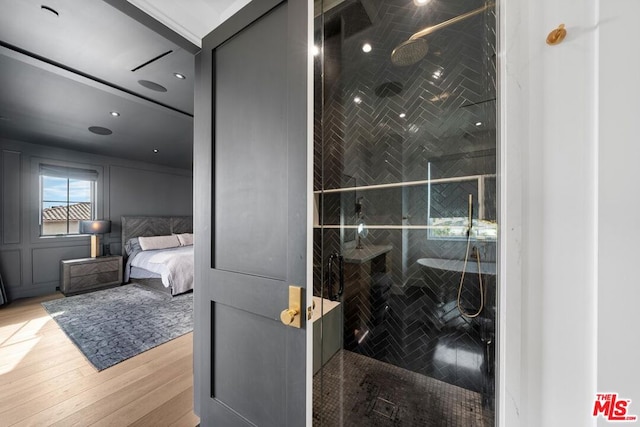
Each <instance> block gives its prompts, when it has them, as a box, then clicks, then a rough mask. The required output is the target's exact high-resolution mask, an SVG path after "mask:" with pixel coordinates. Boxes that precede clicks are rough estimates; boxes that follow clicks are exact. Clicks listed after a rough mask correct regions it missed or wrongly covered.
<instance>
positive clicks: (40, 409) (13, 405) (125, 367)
mask: <svg viewBox="0 0 640 427" xmlns="http://www.w3.org/2000/svg"><path fill="white" fill-rule="evenodd" d="M60 297H62V295H61V294H55V295H50V296H46V297H39V298H29V299H24V300H19V301H16V302H14V303H12V304H10V305H9V306H7V307H5V308H0V426H49V425H53V426H65V427H66V426H89V425H99V426H129V425H132V426H154V427H155V426H187V427H193V426H196V425H198V423H199V420H198V417H196V416H195V414H194V413H193V346H192V344H193V333H189V334H186V335H184V336H182V337H180V338H177V339H174V340H172V341H169V342H168V343H166V344H163V345H161V346H159V347H156V348H154V349H152V350H149V351H147V352H144V353H142V354H140V355H138V356H136V357H133V358H131V359H128V360H125V361H124V362H122V363H119V364H117V365H115V366H112V367H110V368H107V369H105V370H103V371H102V372H97V371H96V370H95V368H94V367H93V366H92V365H91V364H90V363H89V362H88V361H87V360H86V359H85V358H84V356H83V355H82V353H80V350H78V349H77V348H76V346H75V345H74V344H73V343H72V342H71V340H69V338H68V337H67V336H66V335H65V333H64V332H62V330H61V329H60V328H59V327H58V324H57V323H56V322H55V321H54V320H53V319H51V317H49V315H48V314H47V312H46V311H45V310H44V308H42V306H41V305H40V303H41V302H42V301H46V300H50V299H54V298H60Z"/></svg>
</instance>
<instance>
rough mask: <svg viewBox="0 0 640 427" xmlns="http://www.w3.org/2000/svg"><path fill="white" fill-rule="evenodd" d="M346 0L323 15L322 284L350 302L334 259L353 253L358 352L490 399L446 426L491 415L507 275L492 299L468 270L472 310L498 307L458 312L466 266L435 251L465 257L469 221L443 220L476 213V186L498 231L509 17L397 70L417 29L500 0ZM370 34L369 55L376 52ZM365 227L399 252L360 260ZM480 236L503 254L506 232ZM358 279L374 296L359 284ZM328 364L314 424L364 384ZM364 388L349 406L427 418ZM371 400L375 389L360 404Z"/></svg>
mask: <svg viewBox="0 0 640 427" xmlns="http://www.w3.org/2000/svg"><path fill="white" fill-rule="evenodd" d="M339 3H340V4H339V6H336V7H334V8H333V9H331V10H329V11H327V12H325V13H324V15H322V16H318V17H317V18H316V41H317V43H318V45H321V46H322V49H321V52H322V55H320V56H318V57H317V58H316V61H315V127H314V136H315V150H314V163H315V166H314V172H315V174H314V176H315V180H314V190H315V192H316V209H317V212H318V224H317V226H316V228H315V230H314V293H315V295H323V296H324V297H325V298H334V299H335V298H336V297H335V293H336V292H335V287H336V286H337V281H338V277H337V273H336V271H335V267H334V271H333V273H332V275H329V273H328V272H327V264H328V261H329V257H330V255H331V254H342V255H343V256H345V258H346V260H345V277H344V282H345V293H344V295H343V296H342V308H343V331H342V334H343V335H342V343H343V350H344V351H346V352H349V353H348V354H350V353H355V354H358V355H360V356H363V357H367V358H370V359H371V360H373V361H378V362H381V363H383V364H385V365H384V366H387V365H393V367H394V368H399V369H403V370H407V371H409V372H411V373H413V374H416V375H419V376H424V377H426V378H428V379H429V380H431V379H433V380H435V381H440V382H442V383H443V384H445V385H446V386H450V387H460V388H461V389H464V390H466V391H468V392H470V393H472V396H477V398H478V399H479V401H480V402H481V405H480V407H481V408H480V409H478V408H476V410H478V411H480V412H482V414H480V415H479V418H478V420H477V424H465V422H468V419H467V418H460V417H458V418H456V415H455V414H454V412H455V411H452V413H451V414H447V415H446V416H441V417H439V418H438V417H436V418H437V419H439V420H440V422H443V423H445V424H442V425H491V424H492V417H493V396H494V386H493V384H494V380H495V373H494V354H493V353H494V332H495V318H496V316H495V311H496V304H495V282H496V281H495V272H494V273H493V274H483V275H482V280H483V285H484V287H485V289H486V291H485V292H484V295H482V296H481V295H480V292H479V287H478V275H477V273H476V274H471V273H468V272H467V273H466V274H465V277H464V280H463V291H462V292H461V295H460V301H461V306H462V307H463V309H465V311H468V312H475V311H476V308H478V307H479V306H480V303H481V302H482V303H483V304H484V308H483V310H482V313H481V314H480V315H478V316H477V317H474V318H467V317H465V316H462V315H461V314H460V312H459V310H458V308H457V299H458V298H457V289H458V287H459V284H460V279H461V273H460V272H459V271H455V269H453V270H446V269H439V268H431V267H427V266H424V265H421V264H420V262H419V260H422V259H444V260H455V261H463V260H464V259H465V252H466V248H467V240H466V238H465V237H464V232H463V235H455V230H454V231H451V232H450V231H448V230H445V231H442V230H438V231H434V229H433V228H432V227H430V226H432V225H433V224H434V221H436V220H438V219H441V218H458V219H459V218H466V217H467V216H468V202H469V195H472V199H473V200H472V203H473V212H474V215H473V218H474V221H478V223H479V222H480V221H479V220H482V221H484V222H485V223H487V224H489V226H490V227H493V229H494V230H495V228H496V226H495V224H496V219H497V218H496V175H495V174H496V132H495V14H494V12H493V9H492V8H491V7H488V8H487V10H486V11H484V12H483V13H481V14H478V15H477V16H475V17H473V18H470V19H467V20H464V21H462V22H459V23H457V24H455V25H452V26H451V27H448V28H445V29H442V30H440V31H438V32H436V33H433V34H431V35H429V36H428V37H427V39H428V44H429V51H428V53H427V55H426V56H425V57H424V58H423V59H421V60H420V61H419V62H418V63H416V64H415V65H410V66H395V65H393V64H392V63H391V61H390V54H391V52H392V51H393V49H394V48H395V47H396V46H398V45H399V44H400V43H402V42H403V41H404V40H407V39H408V38H409V37H411V35H412V34H414V33H415V32H416V31H418V30H420V29H422V28H424V27H427V26H429V25H433V24H436V23H439V22H444V21H446V20H447V19H450V18H452V17H455V16H458V15H460V14H461V13H464V12H467V11H469V10H473V9H477V8H480V7H482V6H485V5H486V4H485V3H483V2H479V1H461V2H456V3H437V2H431V3H430V4H429V5H427V6H425V7H417V6H416V4H415V3H414V2H413V1H412V0H403V1H401V0H391V1H384V2H381V1H365V0H361V1H345V2H339ZM365 42H366V43H369V44H370V45H371V46H372V50H371V52H369V53H364V52H363V51H362V45H363V43H365ZM359 223H363V224H364V227H365V228H366V230H367V235H366V237H363V238H361V243H362V245H363V246H364V247H365V248H367V247H374V248H378V249H380V250H384V251H385V252H384V255H382V256H378V257H376V258H374V259H372V260H369V261H367V262H364V263H362V264H358V263H359V262H360V261H358V260H356V261H354V260H351V263H350V262H349V254H350V253H353V248H354V246H355V244H356V233H357V227H358V224H359ZM474 223H475V222H474ZM453 228H455V226H454V227H453ZM458 228H460V227H459V226H458ZM458 231H459V230H458ZM447 233H450V234H447ZM470 246H473V247H474V248H475V249H474V253H475V254H478V255H479V257H480V261H481V263H493V265H495V259H496V240H495V235H493V236H483V237H478V238H474V239H472V241H471V244H470ZM468 262H469V263H477V258H474V259H472V260H468ZM356 264H357V265H356ZM455 265H459V264H455ZM482 268H484V267H482ZM482 268H481V270H482ZM365 270H366V272H365ZM363 277H364V278H363ZM363 281H364V282H366V283H365V285H363V284H362V283H363ZM350 286H351V288H352V289H353V288H358V289H361V291H357V292H356V291H351V292H349V291H348V290H346V289H348V288H349V287H350ZM339 354H342V353H339ZM334 358H335V356H334ZM345 360H347V358H344V357H342V358H341V363H346V362H344V361H345ZM348 360H350V361H354V360H355V361H362V360H363V359H359V358H357V357H356V358H353V357H350V356H349V357H348ZM323 362H325V363H327V366H328V367H327V373H326V376H325V377H323V376H322V372H323V371H320V372H319V374H317V375H316V377H315V378H314V390H315V391H317V395H316V396H314V422H315V423H316V424H317V425H335V424H332V422H331V421H330V420H331V418H330V417H328V415H327V414H328V413H329V412H331V411H329V410H328V409H327V407H326V405H325V403H327V402H329V401H331V396H330V395H331V392H330V390H332V387H335V386H336V381H337V382H338V384H339V387H338V388H339V389H340V390H342V392H343V393H344V392H345V390H346V389H347V388H349V387H351V386H352V385H351V384H347V382H348V379H347V378H346V376H342V377H335V376H334V375H333V374H331V373H330V372H333V370H332V369H333V368H332V367H331V365H330V364H331V363H333V362H334V360H333V359H332V360H331V361H323ZM350 363H351V362H350ZM354 363H355V362H354ZM367 366H368V363H367ZM381 366H383V365H381ZM371 369H373V368H371ZM385 369H386V368H385ZM391 371H393V369H391ZM401 376H402V375H401ZM367 378H368V377H367ZM407 378H409V377H407ZM420 378H422V377H420ZM363 381H364V382H363V384H365V383H366V381H365V380H363ZM371 381H373V380H371ZM376 381H377V380H376ZM388 381H389V380H388V379H385V380H384V382H385V384H387V383H388ZM416 381H417V380H416ZM361 382H362V381H361ZM373 382H375V381H373ZM418 382H420V381H418ZM387 385H388V384H387ZM399 387H400V386H399ZM402 387H404V386H402ZM402 387H400V388H402ZM443 387H445V386H443ZM316 389H317V390H316ZM320 390H324V394H322V392H321V391H320ZM354 393H355V394H354V396H356V397H354V399H356V400H354V401H353V402H347V401H343V402H341V405H342V406H341V408H340V411H343V412H345V411H356V412H357V408H361V407H363V406H362V405H364V407H367V408H369V412H367V411H365V413H366V414H368V415H365V416H364V418H362V424H361V425H393V424H394V423H400V424H401V425H419V424H412V423H404V424H403V422H404V421H403V420H406V419H409V418H406V417H411V414H410V412H411V411H409V410H408V409H407V405H409V404H408V403H406V402H405V403H406V404H405V403H402V402H396V403H394V405H393V406H394V407H397V408H396V409H397V410H396V412H393V410H390V412H388V413H386V415H384V414H383V413H384V411H377V410H376V404H379V403H380V401H379V400H376V399H377V398H376V399H373V398H371V396H370V395H369V394H367V393H368V392H367V391H366V390H364V389H362V390H359V391H358V390H356V391H354ZM473 393H476V394H475V395H474V394H473ZM321 394H322V395H321ZM365 395H366V396H368V398H367V399H369V400H367V399H365V398H364V397H363V396H365ZM452 395H455V393H453V394H452ZM358 396H360V398H363V399H364V400H362V401H361V402H359V403H358V402H356V401H357V400H358V399H359V397H358ZM470 396H471V395H470ZM387 398H388V399H387ZM387 398H385V399H387V400H389V399H390V397H389V396H387ZM323 402H324V403H323ZM363 402H368V403H363ZM376 402H378V403H376ZM327 404H328V403H327ZM428 404H429V403H428V399H427V398H426V396H425V405H428ZM323 405H324V406H323ZM367 405H369V406H367ZM403 405H404V407H405V409H404V410H401V409H400V408H402V407H403ZM453 406H456V405H453ZM453 406H452V407H453ZM390 407H391V406H390ZM333 409H334V410H335V408H333ZM358 410H359V409H358ZM434 410H435V409H434ZM438 410H439V411H440V410H441V408H440V409H438ZM328 411H329V412H328ZM403 411H404V412H403ZM381 414H383V415H381ZM393 414H395V415H393ZM420 416H421V417H422V416H425V417H428V414H427V415H425V414H422V415H420ZM385 417H386V418H385ZM394 417H395V418H394ZM402 417H405V418H402ZM418 418H419V417H418ZM418 418H412V419H418ZM323 420H324V422H323ZM464 420H466V421H464ZM447 423H448V424H447ZM345 425H346V424H345ZM430 425H431V424H430ZM433 425H439V424H433Z"/></svg>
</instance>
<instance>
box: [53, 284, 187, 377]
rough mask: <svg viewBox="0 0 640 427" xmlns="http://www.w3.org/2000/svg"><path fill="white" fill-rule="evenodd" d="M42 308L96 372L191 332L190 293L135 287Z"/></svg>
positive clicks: (65, 300)
mask: <svg viewBox="0 0 640 427" xmlns="http://www.w3.org/2000/svg"><path fill="white" fill-rule="evenodd" d="M42 305H43V306H44V308H45V310H47V312H48V313H49V314H50V315H51V317H52V318H53V319H54V320H55V321H56V322H57V323H58V325H60V328H61V329H62V330H63V331H64V332H65V333H66V334H67V335H68V336H69V338H71V341H73V343H74V344H75V345H76V346H77V347H78V348H79V349H80V351H82V353H83V354H84V355H85V356H86V358H87V359H88V360H89V362H91V363H92V364H93V366H95V367H96V369H97V370H98V371H101V370H103V369H106V368H108V367H110V366H113V365H115V364H117V363H120V362H122V361H123V360H126V359H128V358H130V357H133V356H135V355H137V354H140V353H142V352H144V351H147V350H149V349H151V348H153V347H156V346H158V345H160V344H163V343H165V342H167V341H170V340H172V339H174V338H177V337H179V336H181V335H184V334H186V333H188V332H191V331H192V330H193V293H188V294H183V295H178V296H175V297H171V295H169V294H165V293H161V292H158V291H154V290H151V289H148V288H145V287H144V286H141V285H137V284H135V283H134V284H130V285H125V286H119V287H117V288H110V289H105V290H102V291H97V292H91V293H87V294H82V295H75V296H72V297H67V298H60V299H56V300H52V301H46V302H43V303H42Z"/></svg>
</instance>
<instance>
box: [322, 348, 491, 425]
mask: <svg viewBox="0 0 640 427" xmlns="http://www.w3.org/2000/svg"><path fill="white" fill-rule="evenodd" d="M313 394H314V399H313V419H314V426H323V427H325V426H326V427H333V426H345V427H347V426H348V427H352V426H373V427H375V426H421V427H422V426H452V427H454V426H455V427H457V426H461V427H462V426H464V427H474V426H477V427H485V426H492V425H493V419H494V414H493V412H492V411H489V410H487V409H485V408H483V406H482V396H481V394H480V393H476V392H473V391H470V390H467V389H464V388H462V387H458V386H455V385H451V384H447V383H445V382H443V381H439V380H436V379H433V378H430V377H427V376H425V375H422V374H418V373H415V372H411V371H408V370H406V369H402V368H399V367H396V366H394V365H391V364H388V363H385V362H381V361H378V360H376V359H372V358H369V357H366V356H363V355H360V354H357V353H353V352H350V351H346V350H340V351H339V352H338V353H336V355H335V356H334V357H332V358H331V360H329V361H328V362H327V363H326V364H325V366H324V367H323V369H322V370H321V371H319V372H318V373H317V374H316V375H315V377H314V381H313Z"/></svg>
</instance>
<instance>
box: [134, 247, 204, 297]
mask: <svg viewBox="0 0 640 427" xmlns="http://www.w3.org/2000/svg"><path fill="white" fill-rule="evenodd" d="M131 266H132V267H137V268H143V269H145V270H148V271H151V272H153V273H156V274H159V275H160V277H161V278H162V284H163V285H164V286H166V287H170V288H171V293H172V294H173V295H177V294H181V293H183V292H187V291H188V290H191V289H193V246H182V247H179V248H171V249H158V250H152V251H142V252H139V253H138V254H136V255H135V256H134V257H133V259H132V260H131Z"/></svg>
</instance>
